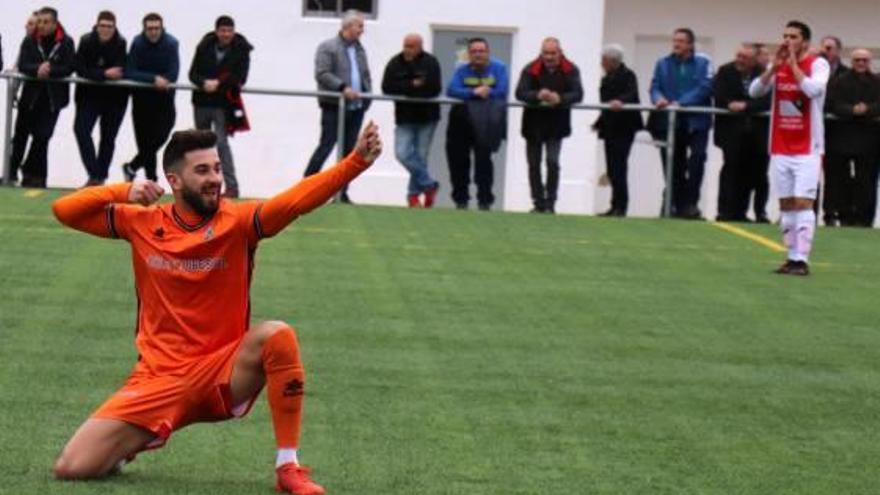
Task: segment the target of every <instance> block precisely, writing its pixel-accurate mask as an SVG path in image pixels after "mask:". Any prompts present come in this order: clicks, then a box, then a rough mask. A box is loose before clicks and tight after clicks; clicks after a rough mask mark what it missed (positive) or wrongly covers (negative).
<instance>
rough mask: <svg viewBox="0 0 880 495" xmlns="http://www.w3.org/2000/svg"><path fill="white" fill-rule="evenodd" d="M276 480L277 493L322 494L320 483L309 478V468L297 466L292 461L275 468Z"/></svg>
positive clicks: (296, 494) (295, 494)
mask: <svg viewBox="0 0 880 495" xmlns="http://www.w3.org/2000/svg"><path fill="white" fill-rule="evenodd" d="M275 474H276V475H277V477H278V478H277V479H278V481H276V483H275V491H276V492H278V493H293V494H294V495H323V494H324V489H323V488H322V487H321V485H319V484H317V483H315V482H314V481H312V480H311V479H309V468H307V467H304V466H298V465H296V464H294V463H292V462H289V463H287V464H283V465H282V466H281V467H279V468H278V469H276V470H275Z"/></svg>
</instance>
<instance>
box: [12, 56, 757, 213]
mask: <svg viewBox="0 0 880 495" xmlns="http://www.w3.org/2000/svg"><path fill="white" fill-rule="evenodd" d="M0 78H2V79H6V82H7V84H6V108H5V110H6V127H5V129H4V141H3V175H2V177H3V179H4V182H5V183H7V184H8V183H9V182H10V174H11V163H10V160H11V155H12V128H13V123H12V109H13V102H14V100H15V93H16V91H17V83H19V82H20V81H40V82H47V83H49V84H87V85H95V86H119V87H125V88H142V89H152V90H156V91H159V90H158V89H157V88H156V87H155V86H153V85H152V84H147V83H142V82H138V81H130V80H125V79H123V80H118V81H93V80H91V79H85V78H82V77H76V76H71V77H67V78H64V79H48V80H46V79H37V78H35V77H31V76H28V75H25V74H22V73H20V72H16V71H3V72H0ZM169 88H172V89H179V90H183V91H201V90H202V89H201V88H198V87H196V86H194V85H192V84H181V83H172V84H170V85H169ZM241 91H242V93H246V94H256V95H272V96H287V97H301V98H317V97H331V98H338V99H339V105H338V108H339V116H338V117H339V118H338V119H337V121H338V124H337V129H336V133H337V134H336V135H337V140H336V143H337V146H336V153H337V157H338V158H339V159H341V158H342V153H343V146H342V143H343V142H344V141H345V139H344V136H345V103H346V101H345V97H344V96H343V94H342V93H341V92H338V91H318V90H296V89H285V88H259V87H253V86H246V87H244V88H242V90H241ZM360 97H361V98H363V99H365V100H379V101H393V102H406V103H439V104H442V105H460V104H462V103H464V101H462V100H459V99H455V98H448V97H439V98H411V97H407V96H397V95H385V94H374V93H365V94H361V95H360ZM506 104H507V106H508V107H530V105H528V104H526V103H523V102H520V101H508V102H506ZM538 108H546V107H538ZM569 108H571V109H573V110H612V107H611V105H609V104H607V103H578V104H576V105H571V106H570V107H569ZM619 110H620V111H629V112H633V111H637V112H644V111H651V112H660V113H665V114H666V117H667V125H668V129H667V134H666V141H665V142H664V141H659V142H657V141H655V142H654V144H655V145H657V146H658V147H662V148H665V150H664V151H665V153H666V188H665V190H664V197H663V212H664V216H666V217H669V216H670V215H671V212H672V189H673V188H672V185H671V184H672V167H673V155H674V151H675V126H676V121H677V118H678V114H679V113H692V114H693V113H696V114H717V115H741V114H736V113H734V112H731V111H729V110H727V109H721V108H714V107H681V106H668V107H665V108H657V107H655V106H652V105H644V104H640V105H637V104H625V105H623V107H622V108H620V109H619ZM765 115H766V114H765Z"/></svg>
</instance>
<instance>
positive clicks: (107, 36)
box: [73, 10, 128, 186]
mask: <svg viewBox="0 0 880 495" xmlns="http://www.w3.org/2000/svg"><path fill="white" fill-rule="evenodd" d="M126 44H127V43H126V41H125V38H123V37H122V35H120V34H119V31H118V30H117V29H116V16H115V15H114V14H113V12H110V11H107V10H105V11H102V12H101V13H99V14H98V20H97V22H96V23H95V27H94V28H93V29H92V31H91V32H89V33H86V34H84V35H83V36H82V38H80V40H79V47H77V50H76V73H77V74H78V75H79V76H80V77H83V78H86V79H91V80H92V81H118V80H119V79H122V76H123V75H124V71H125V53H126ZM74 99H75V100H76V118H75V120H74V123H73V132H74V134H76V142H77V144H78V145H79V154H80V157H81V158H82V161H83V165H84V166H85V168H86V172H88V175H89V179H88V182H86V185H87V186H94V185H101V184H103V183H104V181H106V180H107V171H108V170H109V169H110V162H111V161H112V160H113V151H114V149H115V147H116V134H117V133H118V132H119V126H120V125H121V124H122V119H123V117H125V109H126V107H127V106H128V90H127V89H125V88H114V87H106V86H93V85H88V84H80V85H77V87H76V95H75V97H74ZM98 119H100V120H101V141H100V144H99V145H98V152H97V154H96V153H95V143H94V142H93V141H92V130H93V129H94V128H95V123H96V122H97V121H98Z"/></svg>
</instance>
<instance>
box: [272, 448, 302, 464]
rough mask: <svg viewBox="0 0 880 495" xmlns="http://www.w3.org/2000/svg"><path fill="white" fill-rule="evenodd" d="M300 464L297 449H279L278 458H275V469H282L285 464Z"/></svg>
mask: <svg viewBox="0 0 880 495" xmlns="http://www.w3.org/2000/svg"><path fill="white" fill-rule="evenodd" d="M291 462H292V463H294V464H299V460H298V459H297V458H296V449H278V457H276V458H275V467H276V468H278V467H281V466H282V465H284V464H290V463H291Z"/></svg>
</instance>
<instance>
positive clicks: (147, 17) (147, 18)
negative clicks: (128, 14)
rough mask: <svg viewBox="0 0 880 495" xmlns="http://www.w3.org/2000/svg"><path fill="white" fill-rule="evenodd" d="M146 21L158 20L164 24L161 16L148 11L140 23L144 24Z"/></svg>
mask: <svg viewBox="0 0 880 495" xmlns="http://www.w3.org/2000/svg"><path fill="white" fill-rule="evenodd" d="M148 21H159V22H160V23H161V24H162V25H164V24H165V22H163V21H162V16H161V15H159V14H157V13H155V12H150V13H149V14H147V15H145V16H144V20H143V21H141V23H142V24H143V25H144V26H146V25H147V22H148Z"/></svg>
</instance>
